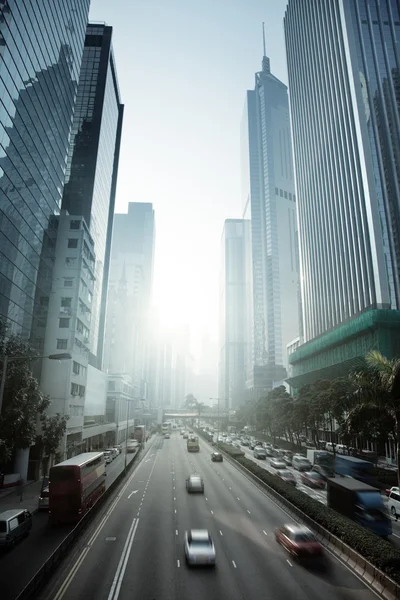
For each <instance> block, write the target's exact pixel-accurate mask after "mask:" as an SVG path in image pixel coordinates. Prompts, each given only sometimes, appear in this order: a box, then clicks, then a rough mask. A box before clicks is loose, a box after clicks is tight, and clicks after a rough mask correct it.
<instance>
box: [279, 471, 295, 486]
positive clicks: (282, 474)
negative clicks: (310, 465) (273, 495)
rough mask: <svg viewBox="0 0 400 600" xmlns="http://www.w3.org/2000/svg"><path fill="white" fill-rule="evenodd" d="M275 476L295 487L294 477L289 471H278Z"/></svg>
mask: <svg viewBox="0 0 400 600" xmlns="http://www.w3.org/2000/svg"><path fill="white" fill-rule="evenodd" d="M276 474H277V475H278V477H280V478H281V479H282V480H283V481H285V482H286V483H290V484H291V485H297V481H296V477H295V476H294V475H293V473H292V471H289V469H278V471H277V472H276Z"/></svg>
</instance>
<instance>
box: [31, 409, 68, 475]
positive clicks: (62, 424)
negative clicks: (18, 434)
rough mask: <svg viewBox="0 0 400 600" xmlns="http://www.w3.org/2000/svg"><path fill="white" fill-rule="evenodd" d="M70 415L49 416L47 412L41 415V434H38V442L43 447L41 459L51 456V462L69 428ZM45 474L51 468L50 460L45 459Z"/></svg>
mask: <svg viewBox="0 0 400 600" xmlns="http://www.w3.org/2000/svg"><path fill="white" fill-rule="evenodd" d="M68 419H69V416H68V415H60V413H57V414H56V415H53V416H51V417H49V416H48V415H46V414H42V415H41V416H40V425H41V434H40V435H38V436H37V440H36V441H37V443H38V444H39V445H40V449H41V452H40V454H41V460H42V461H43V459H44V457H48V458H50V463H51V462H52V459H53V457H54V455H55V453H56V452H57V449H58V446H59V444H60V441H61V440H62V438H63V435H64V433H65V431H66V429H67V421H68ZM45 463H46V464H45V465H44V474H45V475H47V473H48V469H49V466H50V464H49V461H48V460H45Z"/></svg>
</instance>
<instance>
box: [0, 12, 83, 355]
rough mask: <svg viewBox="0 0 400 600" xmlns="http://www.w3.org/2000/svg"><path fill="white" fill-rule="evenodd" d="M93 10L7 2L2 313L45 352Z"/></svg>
mask: <svg viewBox="0 0 400 600" xmlns="http://www.w3.org/2000/svg"><path fill="white" fill-rule="evenodd" d="M88 12H89V0H54V1H53V2H51V4H50V3H49V2H45V1H44V0H36V1H35V2H11V1H7V0H2V1H1V2H0V90H1V93H0V97H1V98H0V316H1V317H2V318H4V319H5V320H6V321H8V323H9V325H10V326H11V329H12V331H13V332H14V333H19V334H21V335H22V336H23V338H24V339H26V340H31V341H32V342H33V343H34V344H35V346H36V347H37V349H38V350H39V352H41V351H42V349H43V343H44V329H45V327H44V326H45V322H46V318H47V306H48V300H49V284H50V283H51V273H52V269H53V263H54V258H55V255H54V245H53V243H52V239H51V236H50V235H49V223H50V222H51V216H52V215H57V214H59V212H60V208H61V199H62V193H63V187H64V178H65V169H66V161H67V152H68V144H69V138H70V133H71V124H72V116H73V112H74V105H75V99H76V92H77V87H78V81H79V73H80V67H81V60H82V52H83V45H84V39H85V30H86V24H87V18H88Z"/></svg>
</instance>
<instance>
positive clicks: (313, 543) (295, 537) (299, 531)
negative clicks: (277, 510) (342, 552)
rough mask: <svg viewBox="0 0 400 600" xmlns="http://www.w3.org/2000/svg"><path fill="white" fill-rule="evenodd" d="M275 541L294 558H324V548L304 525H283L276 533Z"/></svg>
mask: <svg viewBox="0 0 400 600" xmlns="http://www.w3.org/2000/svg"><path fill="white" fill-rule="evenodd" d="M275 539H276V541H277V542H278V544H281V546H283V547H284V548H285V550H287V551H288V552H290V554H291V555H292V556H293V557H294V558H299V559H301V558H317V557H321V556H322V546H321V544H320V543H319V542H318V540H317V539H316V537H315V535H314V534H313V533H312V531H310V530H309V529H308V527H304V526H303V525H295V524H293V525H283V526H282V527H279V528H278V529H277V530H276V531H275Z"/></svg>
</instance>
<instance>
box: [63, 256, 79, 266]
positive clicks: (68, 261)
mask: <svg viewBox="0 0 400 600" xmlns="http://www.w3.org/2000/svg"><path fill="white" fill-rule="evenodd" d="M65 264H66V266H67V267H75V265H76V258H74V257H72V256H67V258H66V259H65Z"/></svg>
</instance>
